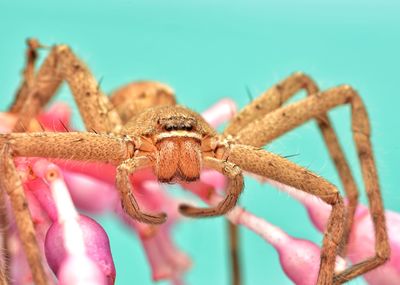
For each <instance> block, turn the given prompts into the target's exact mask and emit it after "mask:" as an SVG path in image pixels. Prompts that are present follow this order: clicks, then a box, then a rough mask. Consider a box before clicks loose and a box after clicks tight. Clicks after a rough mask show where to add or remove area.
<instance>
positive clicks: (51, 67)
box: [0, 45, 390, 285]
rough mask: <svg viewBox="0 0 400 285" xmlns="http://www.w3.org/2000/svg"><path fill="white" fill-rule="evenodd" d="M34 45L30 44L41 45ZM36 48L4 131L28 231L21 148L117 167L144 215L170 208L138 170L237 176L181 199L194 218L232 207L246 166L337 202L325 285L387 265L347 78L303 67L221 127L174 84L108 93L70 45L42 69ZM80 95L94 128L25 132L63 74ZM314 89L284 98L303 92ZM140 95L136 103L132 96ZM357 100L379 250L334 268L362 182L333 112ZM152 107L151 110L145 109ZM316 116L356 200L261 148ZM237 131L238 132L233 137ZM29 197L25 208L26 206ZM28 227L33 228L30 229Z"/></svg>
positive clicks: (30, 244) (170, 177) (150, 219)
mask: <svg viewBox="0 0 400 285" xmlns="http://www.w3.org/2000/svg"><path fill="white" fill-rule="evenodd" d="M35 46H36V47H37V45H32V46H31V47H30V49H33V50H34V49H35ZM27 54H28V61H27V67H26V69H25V72H24V80H23V83H22V85H21V87H20V88H19V90H18V93H17V97H16V100H15V102H14V104H13V106H12V107H11V109H10V112H13V113H14V114H16V115H18V116H19V122H18V123H17V124H16V127H15V131H16V132H15V133H11V134H0V183H1V184H2V186H3V188H4V189H5V190H6V192H7V193H8V195H9V196H10V197H11V198H14V200H15V201H18V203H17V204H15V205H13V207H14V210H15V212H16V213H17V214H16V220H18V221H19V223H17V224H18V227H19V231H20V232H24V233H25V232H28V231H32V232H33V224H32V221H31V219H30V216H29V212H28V211H27V207H26V201H25V202H24V199H23V198H21V197H23V195H24V194H23V193H24V190H23V189H22V187H21V185H22V183H21V182H20V181H19V180H20V178H19V176H18V172H17V170H16V169H15V166H14V160H13V156H27V157H29V156H43V157H52V158H64V159H71V158H73V159H75V160H83V161H89V160H91V161H102V162H105V163H113V164H115V165H117V175H116V187H117V189H118V191H119V193H120V197H121V202H122V205H123V208H124V209H125V211H126V213H127V214H128V215H129V216H131V217H132V218H133V219H136V220H138V221H140V222H144V223H152V224H160V223H163V222H165V220H166V215H165V214H164V213H146V212H143V211H142V209H141V208H140V206H139V204H138V202H137V201H136V199H135V197H134V193H135V191H134V189H132V185H131V182H130V179H129V176H130V175H131V174H132V173H133V172H135V171H137V170H139V169H141V168H144V167H152V168H153V169H154V172H155V173H156V175H157V176H158V179H159V180H160V181H162V182H171V181H174V180H175V179H176V180H184V181H193V180H196V179H198V177H199V174H200V170H201V169H202V168H204V167H207V168H211V169H214V170H216V171H219V172H220V173H222V174H223V175H225V176H226V177H227V178H228V184H227V187H226V196H225V198H223V199H221V200H219V201H214V202H215V204H214V206H213V207H211V208H198V207H194V206H191V205H186V204H183V205H180V208H179V209H180V212H181V213H182V214H183V215H186V216H191V217H208V216H218V215H224V214H227V213H228V212H229V211H230V210H231V209H232V208H233V207H234V206H235V204H236V202H237V200H238V198H239V196H240V193H241V192H242V189H243V175H242V170H244V171H247V172H251V173H254V174H256V175H260V176H263V177H266V178H268V179H272V180H275V181H278V182H280V183H283V184H286V185H289V186H292V187H294V188H296V189H298V190H299V191H304V192H307V193H310V194H312V195H315V196H317V197H319V198H320V199H322V200H323V201H324V202H325V203H328V204H330V205H331V206H332V211H331V215H330V218H329V221H328V223H327V225H326V233H325V235H324V239H323V246H322V249H321V256H322V257H323V258H321V263H320V270H319V275H318V280H317V285H332V284H340V283H343V282H346V281H348V280H350V279H353V278H354V277H356V276H359V275H361V274H364V273H366V272H368V271H370V270H372V269H374V268H376V267H377V266H379V265H381V264H383V263H384V262H385V261H386V260H387V259H388V258H389V256H390V248H389V243H388V236H387V230H386V226H385V216H384V210H383V204H382V199H381V194H380V190H379V183H378V176H377V172H376V167H375V162H374V159H373V153H372V146H371V141H370V133H371V132H370V124H369V119H368V115H367V111H366V109H365V106H364V104H363V102H362V100H361V98H360V97H359V95H358V94H357V92H356V91H355V90H354V89H352V88H351V87H349V86H347V85H344V86H338V87H334V88H331V89H329V90H326V91H324V92H320V91H319V90H318V87H317V85H316V84H315V83H314V81H313V80H312V79H310V78H309V77H308V76H307V75H305V74H302V73H295V74H293V75H291V76H290V77H288V78H287V79H285V80H283V81H282V82H280V83H279V84H277V85H275V86H274V87H272V88H271V89H269V90H268V91H267V92H265V93H263V94H262V95H261V96H260V97H258V98H257V99H255V100H253V101H252V102H251V103H250V104H249V105H248V106H246V107H245V108H244V109H243V110H242V111H240V112H239V113H238V114H237V115H236V116H235V117H234V118H233V119H232V121H231V122H230V123H229V124H228V126H227V128H226V129H225V130H224V132H223V134H222V135H217V134H216V132H215V131H214V130H213V129H212V128H211V127H210V126H209V125H208V124H207V123H206V122H205V121H204V120H203V119H202V118H201V116H200V115H198V114H197V113H195V112H193V111H190V110H189V109H186V108H184V107H181V106H176V105H174V104H175V97H174V95H173V92H172V89H170V88H169V87H167V86H166V85H164V84H160V83H155V82H149V81H147V82H140V83H132V84H130V85H129V86H128V87H126V88H122V89H119V90H118V91H117V92H116V93H114V94H113V95H112V96H111V99H110V98H109V97H107V96H105V95H104V94H103V93H102V92H101V90H100V89H99V85H98V84H97V83H96V80H95V78H94V77H93V76H92V74H91V73H90V71H89V69H88V68H87V67H86V66H85V65H84V64H83V63H82V62H81V61H80V60H79V59H78V58H77V57H76V56H75V55H74V53H73V52H72V51H71V49H69V48H68V47H67V46H65V45H59V46H54V47H53V48H52V49H51V52H50V54H49V55H48V57H47V59H46V60H45V61H44V62H43V65H42V67H41V68H40V70H39V71H36V70H35V68H34V61H35V58H36V57H34V56H31V57H29V55H33V54H35V51H31V52H30V53H27ZM63 80H64V81H66V82H67V83H68V84H69V85H70V87H71V91H72V93H73V95H74V97H75V100H76V102H77V105H78V107H79V110H80V113H81V115H82V117H83V121H84V123H85V126H86V130H87V132H66V133H50V132H37V133H29V132H24V128H23V126H28V125H29V124H30V122H31V120H32V119H33V118H34V117H35V116H36V115H37V114H38V113H39V111H40V109H41V108H42V107H43V106H44V105H45V104H46V103H47V102H48V101H49V100H50V99H51V97H52V96H53V95H54V94H55V92H56V90H57V89H58V87H59V86H60V84H61V82H62V81H63ZM303 89H305V90H306V91H307V94H308V97H307V98H305V99H302V100H300V101H299V102H296V103H291V104H288V105H285V106H282V104H284V103H285V102H286V101H287V100H288V99H290V98H291V97H292V96H293V95H294V94H296V93H297V92H298V91H300V90H303ZM130 100H132V101H130ZM344 104H349V105H351V108H352V109H351V110H352V129H353V133H354V141H355V144H356V147H357V151H358V154H359V161H360V165H361V169H362V173H363V177H364V184H365V188H366V189H367V195H368V199H369V201H370V211H371V215H372V216H373V217H374V219H373V220H372V221H373V223H374V230H375V237H374V238H375V249H376V254H375V256H373V257H370V258H368V259H367V260H365V261H363V262H361V263H359V264H354V265H352V266H351V267H350V268H348V269H346V270H344V271H342V272H339V273H335V261H336V256H337V255H338V254H341V255H343V256H344V255H345V254H346V247H345V245H346V243H347V237H348V234H349V231H350V229H351V226H352V221H353V217H354V213H355V209H356V206H357V197H358V190H357V187H356V184H355V182H354V179H353V177H352V175H351V172H350V167H349V166H348V164H347V162H346V159H345V156H344V154H343V152H342V150H341V147H340V145H339V144H338V139H337V137H336V134H335V131H334V130H333V128H332V127H331V123H330V121H329V118H328V116H327V112H328V111H329V110H331V109H332V108H335V107H337V106H339V105H344ZM143 108H146V109H145V110H143ZM312 119H314V120H316V121H317V122H318V125H319V128H320V130H321V132H322V135H323V137H324V140H325V142H326V144H327V146H328V149H329V152H330V154H331V156H332V157H333V158H334V163H335V166H336V168H337V170H338V172H339V174H340V177H341V179H342V184H343V186H344V190H345V192H346V195H347V198H348V203H347V206H346V207H347V208H345V205H344V203H343V199H342V197H341V195H340V193H339V191H338V190H337V189H336V187H335V186H334V185H332V184H331V183H329V182H327V181H326V180H325V179H323V178H322V177H320V176H317V175H315V174H313V173H312V172H311V171H309V170H308V169H306V168H304V167H301V166H299V165H297V164H295V163H293V162H291V161H289V160H287V159H286V158H283V157H280V156H278V155H275V154H272V153H270V152H268V151H266V150H264V149H262V146H264V145H265V144H267V143H269V142H271V141H272V140H273V139H275V138H278V137H280V136H281V135H283V134H285V133H286V132H288V131H290V130H292V129H294V128H296V127H298V126H300V125H302V124H303V123H305V122H307V121H309V120H312ZM228 138H229V139H228ZM22 205H25V206H22ZM28 226H29V229H30V230H28ZM32 236H34V234H27V235H25V236H21V240H22V242H23V243H24V244H26V248H28V249H30V252H29V253H28V254H27V256H28V259H29V263H30V266H31V267H32V268H37V264H41V261H40V254H39V250H38V246H37V244H36V241H35V240H34V239H32V238H31V237H32ZM33 275H34V276H33V278H34V281H35V283H36V284H45V282H44V281H43V280H45V279H46V277H45V274H44V270H43V269H41V270H37V271H35V272H34V274H33Z"/></svg>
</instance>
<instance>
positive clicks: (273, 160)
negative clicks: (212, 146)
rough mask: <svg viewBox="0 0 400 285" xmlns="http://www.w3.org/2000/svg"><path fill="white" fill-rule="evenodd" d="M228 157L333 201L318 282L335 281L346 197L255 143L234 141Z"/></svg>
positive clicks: (249, 168) (318, 284)
mask: <svg viewBox="0 0 400 285" xmlns="http://www.w3.org/2000/svg"><path fill="white" fill-rule="evenodd" d="M227 160H228V161H231V162H233V163H235V164H237V165H238V166H239V167H241V168H242V169H243V170H245V171H249V172H252V173H255V174H257V175H261V176H264V177H268V178H270V179H273V180H276V181H278V182H281V183H284V184H287V185H290V186H292V187H295V188H297V189H299V190H302V191H305V192H307V193H310V194H312V195H315V196H317V197H319V198H321V199H322V200H323V201H324V202H326V203H328V204H330V205H332V212H331V215H330V218H329V221H328V225H327V229H326V231H325V234H324V239H323V245H322V249H321V265H320V271H319V275H318V281H317V285H330V284H333V278H334V269H335V261H336V255H337V253H338V249H339V243H340V241H341V240H342V237H343V227H344V221H345V217H344V204H343V200H342V198H341V196H340V193H339V191H338V190H337V189H336V188H335V186H333V185H332V184H330V183H329V182H327V181H326V180H324V179H323V178H321V177H319V176H317V175H315V174H313V173H312V172H310V171H308V170H307V169H305V168H303V167H300V166H298V165H296V164H295V163H293V162H290V161H289V160H287V159H284V158H282V157H280V156H278V155H275V154H272V153H269V152H267V151H265V150H262V149H259V148H255V147H252V146H247V145H239V144H231V145H230V149H229V150H228V152H227Z"/></svg>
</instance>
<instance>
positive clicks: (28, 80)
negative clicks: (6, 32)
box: [10, 39, 42, 114]
mask: <svg viewBox="0 0 400 285" xmlns="http://www.w3.org/2000/svg"><path fill="white" fill-rule="evenodd" d="M26 45H27V49H26V62H25V68H24V70H23V73H22V74H23V80H22V83H21V86H20V87H19V88H18V90H17V94H16V96H15V99H14V102H13V103H12V105H11V106H10V112H11V113H15V114H18V113H19V112H20V111H21V108H22V106H24V104H25V101H27V100H28V97H29V96H28V95H29V90H31V89H32V87H33V84H34V81H35V63H36V59H37V56H38V52H37V50H38V48H40V47H42V45H41V44H40V43H39V41H38V40H36V39H27V40H26Z"/></svg>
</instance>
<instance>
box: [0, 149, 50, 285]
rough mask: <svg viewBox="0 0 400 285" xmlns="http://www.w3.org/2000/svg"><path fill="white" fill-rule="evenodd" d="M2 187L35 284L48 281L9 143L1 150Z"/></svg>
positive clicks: (0, 180) (0, 175)
mask: <svg viewBox="0 0 400 285" xmlns="http://www.w3.org/2000/svg"><path fill="white" fill-rule="evenodd" d="M0 187H1V188H2V189H3V190H4V191H5V192H6V193H7V194H8V197H9V199H10V202H11V207H12V210H13V214H14V217H15V222H16V225H17V229H18V234H19V237H20V239H21V243H22V247H23V249H24V251H25V253H26V257H27V259H28V263H29V266H30V268H31V270H32V277H33V281H34V282H35V284H39V285H42V284H43V285H44V284H47V283H48V280H47V277H46V274H45V270H44V267H43V261H42V255H41V254H40V250H39V246H38V243H37V240H36V235H35V228H34V225H33V222H32V217H31V214H30V212H29V208H28V202H27V201H26V197H25V193H24V189H23V187H22V181H21V178H20V177H19V175H18V172H17V170H16V168H15V165H14V161H13V158H12V155H11V150H10V148H9V145H7V144H5V145H3V146H2V147H1V151H0Z"/></svg>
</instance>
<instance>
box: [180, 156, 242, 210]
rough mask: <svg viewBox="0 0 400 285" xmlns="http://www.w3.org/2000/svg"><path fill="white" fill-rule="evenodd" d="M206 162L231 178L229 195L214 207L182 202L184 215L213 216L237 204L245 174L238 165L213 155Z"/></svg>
mask: <svg viewBox="0 0 400 285" xmlns="http://www.w3.org/2000/svg"><path fill="white" fill-rule="evenodd" d="M204 164H205V166H206V167H209V168H212V169H214V170H217V171H219V172H220V173H222V174H224V175H225V176H227V177H228V178H229V182H228V187H227V195H226V197H225V198H224V199H223V200H222V201H221V202H220V203H219V204H218V205H217V206H216V207H212V208H197V207H193V206H190V205H187V204H182V205H180V207H179V211H180V212H181V213H182V215H185V216H190V217H211V216H220V215H224V214H226V213H227V212H228V211H229V210H231V209H232V208H233V207H234V206H235V205H236V202H237V200H238V198H239V196H240V193H242V190H243V174H242V171H241V170H240V168H239V167H237V165H235V164H233V163H231V162H227V161H224V160H220V159H215V158H212V157H205V158H204Z"/></svg>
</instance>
